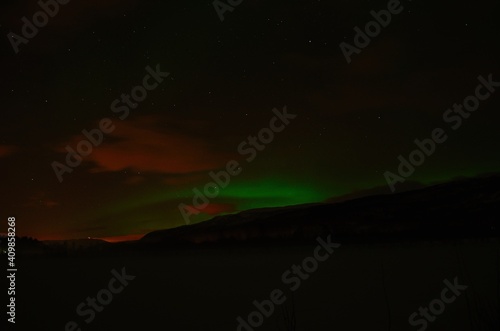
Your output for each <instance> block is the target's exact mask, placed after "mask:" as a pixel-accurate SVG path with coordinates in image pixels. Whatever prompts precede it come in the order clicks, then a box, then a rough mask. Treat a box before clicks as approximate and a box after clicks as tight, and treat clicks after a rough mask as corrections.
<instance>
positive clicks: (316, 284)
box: [16, 239, 500, 331]
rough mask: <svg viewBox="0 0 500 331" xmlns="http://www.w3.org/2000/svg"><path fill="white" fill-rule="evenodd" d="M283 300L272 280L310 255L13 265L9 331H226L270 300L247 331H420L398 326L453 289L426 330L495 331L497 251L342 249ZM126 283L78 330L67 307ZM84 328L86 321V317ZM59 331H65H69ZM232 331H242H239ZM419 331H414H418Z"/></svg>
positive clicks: (194, 252)
mask: <svg viewBox="0 0 500 331" xmlns="http://www.w3.org/2000/svg"><path fill="white" fill-rule="evenodd" d="M340 243H341V244H342V245H341V246H340V247H339V248H336V249H335V251H334V253H333V254H332V255H331V256H330V257H329V259H327V260H326V261H324V262H319V266H318V268H317V270H316V271H315V272H312V273H311V274H310V275H309V276H310V277H309V278H308V279H306V280H304V281H302V283H301V285H300V286H299V287H298V289H296V291H294V292H293V300H292V295H291V291H290V287H291V286H292V285H291V284H284V283H283V282H282V280H281V277H282V274H283V273H284V272H285V271H286V270H288V269H290V268H291V267H292V265H294V264H301V263H302V260H303V259H304V258H306V257H308V256H312V255H313V251H314V249H315V247H317V243H316V242H314V241H311V243H310V244H301V245H290V244H283V245H274V246H270V245H260V246H254V247H250V246H245V247H241V246H240V247H236V246H224V247H218V248H199V249H193V248H189V249H188V248H186V249H179V248H177V249H175V250H174V249H165V250H163V251H162V252H158V251H156V252H154V253H152V252H149V251H145V252H134V253H126V254H125V253H121V254H117V253H113V254H104V255H102V256H100V257H85V256H80V257H78V256H72V257H30V258H28V257H21V256H20V257H19V259H18V268H19V272H18V277H19V278H18V280H17V285H16V286H17V287H18V292H17V301H18V311H17V323H16V329H18V330H65V325H66V324H67V323H68V322H69V321H75V322H76V323H78V324H79V325H80V327H81V330H106V331H109V330H200V331H201V330H203V331H205V330H237V327H238V323H237V321H236V318H237V317H238V316H241V317H243V318H244V319H245V320H246V319H247V317H248V315H249V314H250V313H251V312H252V311H254V310H256V308H255V306H254V305H253V304H252V302H253V301H254V300H257V301H259V302H262V301H263V300H265V299H269V297H270V293H271V291H272V290H274V289H281V290H282V291H283V292H284V293H285V294H284V295H285V296H286V298H287V300H286V301H285V303H283V304H282V305H280V306H278V307H277V308H276V309H275V311H274V313H273V314H272V315H271V316H270V317H269V318H265V319H264V322H263V324H262V326H260V327H257V328H255V329H256V330H287V329H285V323H284V322H283V321H284V315H283V311H282V307H287V311H288V312H291V311H293V308H292V307H293V306H294V310H295V316H296V330H304V331H306V330H317V331H321V330H328V331H331V330H373V331H376V330H381V331H382V330H383V331H386V330H398V331H403V330H419V329H420V326H421V325H419V326H411V325H410V324H409V322H408V319H409V316H410V315H411V314H412V313H413V312H415V311H417V310H418V309H419V307H421V306H422V307H426V306H428V305H429V303H430V302H431V301H432V300H434V299H439V298H440V297H441V292H442V290H443V288H444V287H445V286H446V285H445V284H444V280H446V279H447V280H449V281H450V282H453V280H454V279H455V277H458V283H459V284H460V285H466V286H468V287H467V289H466V290H464V291H463V292H462V294H461V295H460V296H458V297H457V298H456V300H455V301H454V302H452V303H449V304H446V305H445V308H444V311H443V312H442V313H441V314H440V315H439V316H437V317H436V319H435V321H434V322H432V323H429V325H428V327H427V329H428V330H440V331H446V330H453V331H459V330H499V315H500V306H499V302H498V299H499V260H498V252H499V247H500V245H499V240H498V239H492V240H469V241H466V240H461V241H460V242H457V241H447V242H418V243H417V242H414V243H407V244H400V243H391V244H366V245H362V244H349V243H342V242H340ZM123 267H124V268H125V269H126V272H127V274H130V275H134V276H135V279H134V280H132V281H130V283H129V285H128V286H127V287H125V289H124V290H123V291H122V292H121V293H119V294H116V295H115V296H114V297H113V299H112V301H111V303H110V304H109V305H108V306H106V307H105V308H104V310H103V311H102V312H99V313H97V314H96V316H95V319H94V320H93V321H92V322H91V323H89V324H86V323H85V322H84V318H83V317H81V316H79V315H78V314H77V313H76V307H77V306H78V305H79V304H80V303H81V302H84V301H85V300H86V298H87V297H88V296H91V297H95V296H96V294H97V292H98V291H99V290H101V289H103V288H108V283H109V281H110V279H111V278H113V275H112V274H111V270H112V269H116V270H117V271H121V269H122V268H123ZM85 317H88V315H86V316H85ZM69 330H70V329H69ZM241 330H246V329H245V328H242V329H241ZM422 330H423V328H422Z"/></svg>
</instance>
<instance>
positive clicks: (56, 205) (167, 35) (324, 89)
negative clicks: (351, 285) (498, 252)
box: [0, 0, 500, 240]
mask: <svg viewBox="0 0 500 331" xmlns="http://www.w3.org/2000/svg"><path fill="white" fill-rule="evenodd" d="M497 2H498V1H475V2H472V1H445V2H442V1H439V2H435V1H415V0H413V1H408V0H405V1H401V6H402V7H403V10H402V12H401V13H400V14H397V15H393V16H392V21H391V23H390V24H389V25H388V26H387V27H386V28H383V29H382V30H381V32H380V34H378V36H376V37H374V38H373V39H372V40H371V42H370V44H369V45H368V46H367V47H366V48H365V49H363V50H362V51H361V52H360V53H359V54H354V55H353V56H352V62H351V63H350V64H348V63H347V61H346V59H345V58H344V55H343V54H342V50H341V49H340V47H339V44H340V43H341V42H348V43H350V44H353V39H354V36H355V32H354V30H353V29H354V27H355V26H359V27H364V25H365V24H366V23H367V22H369V21H370V20H373V18H372V16H371V15H370V11H371V10H375V11H379V10H382V9H386V8H387V1H346V0H345V1H326V0H322V1H320V0H317V1H312V0H310V1H261V0H245V1H243V2H242V3H241V4H240V5H238V6H237V7H236V8H234V10H233V11H232V12H229V11H228V12H226V13H225V14H224V17H225V19H224V21H223V22H221V20H220V19H219V17H218V15H217V12H216V10H215V9H214V7H213V4H212V2H211V1H210V0H206V1H205V0H203V1H191V2H189V1H175V2H174V1H136V0H121V1H120V0H106V1H101V0H85V1H76V0H73V1H71V2H69V3H68V4H66V5H61V6H60V10H59V13H58V14H57V15H55V17H53V18H50V21H49V23H48V25H47V26H45V27H42V28H40V29H39V32H38V34H37V35H36V36H35V37H34V38H32V39H30V40H29V42H28V43H27V44H21V45H20V46H19V53H18V54H15V52H14V50H13V47H12V45H11V42H10V41H9V39H8V37H7V36H8V34H9V33H10V32H14V33H16V34H21V28H22V25H23V22H22V21H21V18H22V17H23V16H26V17H28V18H30V19H31V18H32V17H33V14H34V13H35V12H37V11H39V10H40V7H39V6H38V4H37V2H36V1H14V0H9V1H4V2H2V5H1V10H0V13H1V14H0V18H1V19H0V24H1V27H0V31H1V32H2V34H3V42H2V44H1V45H2V48H1V56H2V61H1V64H0V66H1V72H2V80H1V90H0V91H1V97H2V111H1V119H0V128H1V130H0V171H1V174H2V184H1V186H0V196H1V198H2V199H1V203H0V210H1V213H0V215H1V218H2V219H4V220H5V224H6V219H7V217H8V216H15V217H16V219H17V233H18V234H19V235H22V236H32V237H36V238H39V239H66V238H67V239H71V238H86V237H93V238H108V239H109V238H111V240H117V239H126V238H136V237H137V236H138V235H142V234H145V233H148V232H150V231H153V230H157V229H164V228H171V227H176V226H180V225H184V224H185V221H184V220H183V218H182V216H181V213H180V212H179V208H178V206H179V204H180V203H184V204H186V205H189V204H191V203H192V197H193V195H194V194H193V188H196V187H198V188H203V186H204V185H205V184H206V183H208V182H210V181H211V178H210V176H209V172H210V171H219V170H221V169H224V168H225V167H226V164H227V162H228V161H230V160H237V161H238V162H240V165H241V173H240V174H239V175H237V176H234V177H232V178H231V182H230V184H229V185H228V186H227V187H226V188H224V189H221V191H220V192H219V194H218V196H217V197H216V198H214V199H211V201H210V205H209V206H208V207H206V208H205V209H203V210H202V212H201V213H200V214H199V215H197V216H196V217H193V218H192V221H193V222H198V221H201V220H206V219H209V218H211V217H213V216H214V215H217V214H220V213H231V212H236V211H240V210H246V209H250V208H258V207H272V206H285V205H294V204H300V203H310V202H321V201H324V200H326V199H329V198H331V197H335V196H339V195H343V194H347V193H350V192H352V191H355V190H364V189H369V188H372V187H376V186H387V183H386V180H385V178H384V173H385V172H386V171H392V172H396V171H397V167H398V164H399V161H398V159H397V157H398V155H400V154H401V155H405V156H407V155H408V154H409V153H410V152H411V151H412V150H414V149H415V144H414V142H413V141H414V140H415V139H417V138H418V139H424V138H428V137H429V136H430V134H431V132H432V130H433V129H435V128H437V127H443V128H444V127H445V124H443V118H442V116H443V113H444V112H445V111H446V110H447V109H448V108H450V107H452V106H453V104H454V103H461V102H462V101H463V100H464V98H465V97H467V96H468V95H472V94H473V93H474V90H475V88H476V86H477V85H478V79H477V77H478V76H480V75H482V76H483V77H487V76H488V75H490V74H492V75H493V78H494V79H495V80H496V81H500V71H499V59H500V57H499V56H500V47H499V40H500V38H499V34H500V20H498V13H499V6H498V4H497ZM157 65H159V68H160V69H161V71H162V72H168V73H169V75H168V77H166V78H164V80H163V81H162V82H161V83H159V84H158V86H157V87H156V88H155V89H152V90H151V91H148V92H147V97H146V99H145V100H144V101H143V102H139V103H138V104H137V105H134V106H136V107H135V109H130V112H129V114H128V116H127V117H126V118H125V119H120V115H121V114H122V113H120V112H113V111H112V110H111V105H112V104H113V102H114V100H116V99H118V98H120V96H121V95H122V94H123V93H125V94H130V93H131V90H132V88H134V87H135V86H137V85H142V82H143V78H144V77H145V76H146V74H148V72H147V70H146V69H145V68H146V67H148V66H149V67H150V68H153V69H155V68H156V67H157ZM150 81H151V83H153V82H154V80H150ZM498 94H500V88H499V91H497V92H496V93H493V94H492V95H491V97H490V98H488V99H487V100H485V101H482V102H481V104H480V106H479V108H478V110H477V111H475V112H474V113H472V114H471V116H470V117H469V118H468V119H466V120H464V122H463V125H462V126H461V127H460V129H458V130H450V129H448V128H447V132H448V133H449V138H448V140H447V141H446V142H445V143H443V144H441V145H439V146H437V150H436V152H435V153H434V154H433V155H432V156H430V157H428V158H427V159H426V161H425V163H424V164H423V165H422V166H419V167H418V168H417V169H416V171H415V173H414V174H413V175H412V176H411V177H410V178H408V180H411V181H419V182H422V183H425V184H429V183H433V182H439V181H445V180H450V179H453V178H456V177H461V176H475V175H479V174H484V173H492V172H497V171H499V170H500V154H499V153H498V151H499V147H500V145H499V142H500V139H499V138H500V130H499V120H500V114H499V107H498V106H499V105H500V96H499V95H498ZM284 107H286V109H287V111H288V113H290V114H294V115H297V117H296V118H294V119H293V120H291V121H290V123H289V125H288V126H286V129H284V130H283V131H282V132H280V133H276V134H275V137H274V140H273V141H272V142H271V143H269V144H268V145H266V146H265V149H263V150H262V151H259V152H258V154H257V156H256V158H255V160H253V161H251V162H248V161H246V158H247V157H248V156H246V155H241V154H240V153H238V146H239V145H240V143H242V142H243V141H245V140H246V139H247V137H248V136H250V135H256V134H257V133H258V132H259V131H260V130H261V129H262V128H265V127H268V126H269V121H270V120H271V119H272V118H273V116H275V113H274V112H273V109H275V111H282V110H283V108H284ZM104 118H109V119H110V120H111V121H112V124H113V125H114V130H113V131H112V132H111V133H109V134H105V135H104V140H103V142H102V144H100V145H99V146H97V147H94V148H93V151H92V153H90V154H89V155H88V156H87V157H85V158H84V160H83V162H82V163H81V164H80V165H79V166H77V167H75V168H74V170H73V172H72V173H66V174H64V176H63V181H62V182H59V180H58V178H57V176H56V175H55V172H54V169H53V167H52V164H53V162H60V163H64V162H65V156H66V154H65V150H64V149H65V146H67V145H70V146H73V147H75V146H76V144H78V142H80V141H81V140H82V139H83V138H84V137H83V135H82V130H92V129H95V128H98V127H99V122H100V121H101V120H102V119H104ZM1 229H3V227H2V228H1ZM112 237H116V238H114V239H113V238H112Z"/></svg>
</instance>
